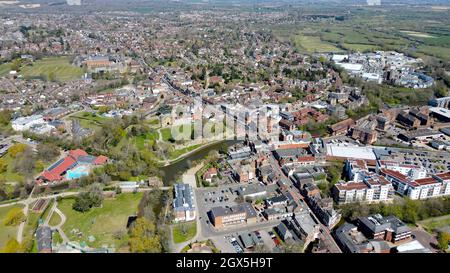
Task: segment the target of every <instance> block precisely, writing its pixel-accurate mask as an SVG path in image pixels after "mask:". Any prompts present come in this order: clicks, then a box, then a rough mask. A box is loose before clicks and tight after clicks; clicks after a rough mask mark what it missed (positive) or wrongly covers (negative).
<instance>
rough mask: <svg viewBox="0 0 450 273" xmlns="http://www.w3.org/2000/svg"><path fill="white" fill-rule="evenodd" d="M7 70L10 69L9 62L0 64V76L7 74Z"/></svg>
mask: <svg viewBox="0 0 450 273" xmlns="http://www.w3.org/2000/svg"><path fill="white" fill-rule="evenodd" d="M9 71H11V64H9V63H4V64H0V76H4V75H6V74H8V73H9Z"/></svg>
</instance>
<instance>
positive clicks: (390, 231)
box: [358, 214, 412, 243]
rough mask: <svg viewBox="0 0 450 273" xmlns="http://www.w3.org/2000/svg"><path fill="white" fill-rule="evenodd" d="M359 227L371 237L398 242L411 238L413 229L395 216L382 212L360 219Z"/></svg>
mask: <svg viewBox="0 0 450 273" xmlns="http://www.w3.org/2000/svg"><path fill="white" fill-rule="evenodd" d="M358 227H359V229H360V230H361V232H362V233H364V235H365V236H366V237H367V238H369V239H374V240H385V241H389V242H392V243H398V242H400V241H403V240H407V239H410V238H411V235H412V234H411V229H410V228H409V227H408V226H407V225H406V224H405V223H403V222H402V221H400V220H399V219H398V218H397V217H395V216H392V215H391V216H386V217H383V216H381V215H380V214H375V215H371V216H368V217H360V218H359V219H358Z"/></svg>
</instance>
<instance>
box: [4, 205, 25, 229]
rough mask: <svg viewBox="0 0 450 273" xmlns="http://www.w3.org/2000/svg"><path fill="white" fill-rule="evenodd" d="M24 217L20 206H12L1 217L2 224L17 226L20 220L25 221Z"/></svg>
mask: <svg viewBox="0 0 450 273" xmlns="http://www.w3.org/2000/svg"><path fill="white" fill-rule="evenodd" d="M25 219H26V217H25V214H24V213H23V210H22V209H21V208H12V209H10V210H9V211H8V213H7V214H6V216H5V218H4V219H3V224H4V225H5V226H17V225H18V224H20V223H21V222H23V221H25Z"/></svg>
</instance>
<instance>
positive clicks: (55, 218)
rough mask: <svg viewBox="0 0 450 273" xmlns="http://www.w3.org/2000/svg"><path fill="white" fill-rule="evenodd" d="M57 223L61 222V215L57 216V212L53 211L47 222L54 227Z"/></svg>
mask: <svg viewBox="0 0 450 273" xmlns="http://www.w3.org/2000/svg"><path fill="white" fill-rule="evenodd" d="M59 223H61V216H59V214H58V213H53V214H52V217H51V218H50V221H49V222H48V224H49V225H50V226H52V227H54V226H57V225H58V224H59Z"/></svg>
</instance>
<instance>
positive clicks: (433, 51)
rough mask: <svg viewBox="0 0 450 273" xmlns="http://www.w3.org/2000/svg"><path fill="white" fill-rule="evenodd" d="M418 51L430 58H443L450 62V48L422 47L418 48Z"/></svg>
mask: <svg viewBox="0 0 450 273" xmlns="http://www.w3.org/2000/svg"><path fill="white" fill-rule="evenodd" d="M417 51H419V52H422V53H425V54H427V55H430V56H434V57H438V58H442V59H444V60H446V61H449V60H450V48H449V47H440V46H426V45H421V46H419V47H418V48H417Z"/></svg>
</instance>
